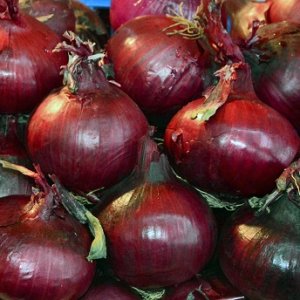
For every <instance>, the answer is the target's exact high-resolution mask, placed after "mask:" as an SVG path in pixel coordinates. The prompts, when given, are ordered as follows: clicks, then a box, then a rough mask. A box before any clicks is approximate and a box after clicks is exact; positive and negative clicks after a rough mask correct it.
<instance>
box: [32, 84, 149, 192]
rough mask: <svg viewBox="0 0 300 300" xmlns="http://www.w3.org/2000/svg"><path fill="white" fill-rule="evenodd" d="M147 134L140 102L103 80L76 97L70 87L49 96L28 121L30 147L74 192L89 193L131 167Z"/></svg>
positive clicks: (47, 169) (45, 168)
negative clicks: (139, 144) (99, 84)
mask: <svg viewBox="0 0 300 300" xmlns="http://www.w3.org/2000/svg"><path fill="white" fill-rule="evenodd" d="M88 84H92V83H91V82H89V83H88ZM146 134H148V123H147V120H146V118H145V116H144V115H143V113H142V112H141V111H140V109H139V108H138V107H137V105H136V104H135V103H134V102H133V101H132V100H131V99H130V98H129V97H128V96H127V95H126V94H125V93H124V92H123V91H121V90H120V89H119V88H117V87H116V86H114V85H112V84H110V83H108V82H104V83H103V86H102V87H99V89H91V90H89V91H88V90H85V91H84V92H83V93H79V94H78V95H77V94H74V95H73V94H71V93H70V92H69V91H68V88H67V87H64V88H62V89H61V90H59V91H57V92H54V93H52V94H50V95H49V96H48V97H47V98H46V99H45V100H44V101H43V102H42V103H41V104H40V105H39V106H38V107H37V109H36V110H35V111H34V113H33V114H32V116H31V118H30V120H29V124H28V129H27V148H28V151H29V154H30V156H31V158H32V160H33V161H34V162H35V163H38V164H40V166H41V168H42V170H43V171H44V172H45V173H46V174H47V173H54V174H56V176H57V177H58V178H59V180H60V181H61V182H62V184H64V185H65V186H67V187H68V188H69V189H71V190H75V191H84V192H89V191H92V190H95V189H97V188H101V187H107V186H110V185H113V184H115V183H116V182H117V181H118V180H120V179H122V178H123V177H124V176H126V175H128V174H129V173H130V172H131V171H132V169H133V167H134V165H135V162H136V158H137V148H138V143H139V139H140V138H141V137H142V136H144V135H146Z"/></svg>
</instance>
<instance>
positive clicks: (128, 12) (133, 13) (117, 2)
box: [109, 0, 199, 30]
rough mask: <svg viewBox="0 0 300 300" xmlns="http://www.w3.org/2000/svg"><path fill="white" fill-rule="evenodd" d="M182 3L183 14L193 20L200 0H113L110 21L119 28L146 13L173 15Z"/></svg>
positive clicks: (114, 26) (115, 27) (114, 27)
mask: <svg viewBox="0 0 300 300" xmlns="http://www.w3.org/2000/svg"><path fill="white" fill-rule="evenodd" d="M180 3H182V4H183V5H182V9H183V15H184V16H185V17H186V18H188V19H189V20H192V18H193V16H194V15H195V13H196V10H197V6H198V5H199V0H188V1H184V2H183V1H182V0H158V1H157V0H141V1H136V0H127V1H124V0H123V1H122V0H112V1H111V7H110V12H109V14H110V23H111V26H112V28H113V29H115V30H116V29H117V28H119V27H120V26H121V25H122V24H124V23H126V22H127V21H129V20H131V19H133V18H135V17H139V16H145V15H166V14H170V15H173V11H175V12H177V13H178V9H179V5H180Z"/></svg>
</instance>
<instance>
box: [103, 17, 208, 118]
mask: <svg viewBox="0 0 300 300" xmlns="http://www.w3.org/2000/svg"><path fill="white" fill-rule="evenodd" d="M170 25H173V21H172V20H171V19H169V18H167V17H164V16H143V17H139V18H136V19H133V20H130V21H129V22H127V23H126V24H124V26H122V27H120V28H119V29H118V30H117V31H116V33H115V34H114V35H113V36H112V37H111V38H110V40H109V41H108V45H107V51H108V57H109V58H110V59H111V61H112V63H113V64H114V71H115V78H116V81H118V82H119V83H120V84H121V86H122V89H123V90H124V91H125V92H126V93H127V94H128V95H129V96H131V97H132V99H133V100H134V101H135V102H136V103H137V104H138V105H139V106H140V107H141V109H142V110H143V111H144V112H145V113H147V114H149V113H157V114H161V113H164V112H170V111H174V110H177V109H178V108H180V107H181V106H182V105H184V104H185V103H187V102H188V101H190V100H192V99H194V98H195V97H196V96H199V95H200V93H201V92H202V90H203V88H204V86H205V85H207V84H208V83H207V81H209V80H210V76H209V74H210V72H207V69H208V67H209V65H210V60H209V57H208V55H207V53H205V52H204V51H203V50H202V49H201V48H200V47H199V46H198V44H197V42H196V41H193V40H188V39H184V38H182V37H180V36H175V35H174V36H168V35H167V32H166V31H165V29H166V28H167V27H168V26H170ZM178 28H179V27H177V29H178Z"/></svg>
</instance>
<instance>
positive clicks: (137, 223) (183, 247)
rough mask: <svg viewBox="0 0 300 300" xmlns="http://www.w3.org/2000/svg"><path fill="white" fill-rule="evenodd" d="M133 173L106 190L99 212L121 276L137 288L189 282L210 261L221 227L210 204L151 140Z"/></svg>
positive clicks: (116, 269) (110, 254)
mask: <svg viewBox="0 0 300 300" xmlns="http://www.w3.org/2000/svg"><path fill="white" fill-rule="evenodd" d="M144 151H145V152H143V151H141V153H142V158H141V160H140V161H141V163H140V164H139V165H138V166H137V168H136V170H135V171H134V172H133V174H132V175H131V176H130V177H129V178H127V179H126V180H125V181H124V182H121V183H120V184H119V185H117V186H115V187H114V188H113V189H112V190H108V191H106V192H104V194H103V197H102V200H103V201H104V202H106V203H107V202H108V204H106V205H105V207H104V208H103V207H102V209H101V210H100V212H99V213H97V214H96V216H98V218H99V220H100V222H101V224H102V226H103V230H104V232H105V235H106V238H107V247H108V258H109V260H110V262H111V265H112V269H113V271H114V273H115V275H116V276H117V277H119V278H120V279H121V280H123V281H125V282H127V283H128V284H129V285H131V286H135V287H138V288H158V287H164V286H169V285H174V284H177V283H180V282H182V281H185V280H187V279H189V278H191V277H192V276H194V275H195V274H196V273H197V272H198V271H200V270H201V269H202V268H203V267H204V266H205V265H206V263H207V262H208V261H209V259H210V258H211V256H212V254H213V251H214V247H215V242H216V224H215V220H214V217H213V215H212V213H211V211H210V208H209V206H208V205H207V203H206V202H205V201H204V200H203V199H202V198H201V197H200V196H199V194H198V193H196V192H195V191H194V190H192V189H191V188H190V187H188V186H186V185H185V184H183V183H182V182H179V181H178V180H177V179H175V178H174V175H173V173H172V172H171V169H170V166H169V164H168V161H167V159H166V156H164V155H161V156H160V155H159V154H158V152H157V148H156V144H154V143H153V142H150V141H148V142H146V146H145V150H144Z"/></svg>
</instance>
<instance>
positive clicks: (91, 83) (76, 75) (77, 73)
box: [53, 31, 110, 94]
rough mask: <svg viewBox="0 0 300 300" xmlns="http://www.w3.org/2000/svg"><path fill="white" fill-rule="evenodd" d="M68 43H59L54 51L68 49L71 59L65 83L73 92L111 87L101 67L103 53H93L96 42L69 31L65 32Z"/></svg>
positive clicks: (67, 67) (65, 74)
mask: <svg viewBox="0 0 300 300" xmlns="http://www.w3.org/2000/svg"><path fill="white" fill-rule="evenodd" d="M64 37H65V38H66V39H67V40H68V43H67V42H65V41H63V42H62V43H59V44H58V45H57V46H56V47H55V49H54V50H53V51H54V52H60V51H67V52H68V53H69V61H68V64H67V66H65V67H64V73H63V74H64V81H63V83H64V85H66V86H67V87H68V89H69V91H70V92H71V93H72V94H78V93H86V92H90V91H93V90H98V89H103V88H110V83H109V82H108V80H107V79H106V77H105V74H104V71H103V70H102V68H101V67H100V63H99V61H100V59H103V58H104V57H105V55H104V54H103V53H98V54H93V52H94V44H92V43H91V42H89V41H88V42H83V41H82V40H81V39H80V38H79V37H78V36H76V35H75V33H73V32H71V31H68V32H66V33H65V34H64Z"/></svg>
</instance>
